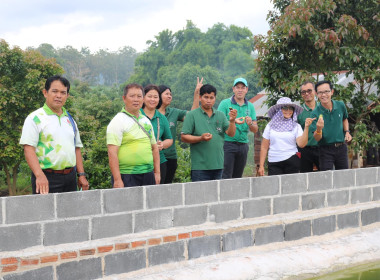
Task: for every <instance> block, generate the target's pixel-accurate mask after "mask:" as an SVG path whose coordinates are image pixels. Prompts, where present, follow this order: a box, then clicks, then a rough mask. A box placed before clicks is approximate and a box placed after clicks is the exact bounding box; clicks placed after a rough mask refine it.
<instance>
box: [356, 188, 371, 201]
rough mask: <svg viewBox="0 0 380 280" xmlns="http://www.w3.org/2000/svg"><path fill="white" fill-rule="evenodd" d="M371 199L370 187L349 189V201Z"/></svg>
mask: <svg viewBox="0 0 380 280" xmlns="http://www.w3.org/2000/svg"><path fill="white" fill-rule="evenodd" d="M368 201H371V188H362V189H351V203H352V204H356V203H363V202H368Z"/></svg>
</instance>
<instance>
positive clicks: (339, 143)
mask: <svg viewBox="0 0 380 280" xmlns="http://www.w3.org/2000/svg"><path fill="white" fill-rule="evenodd" d="M344 144H345V143H344V142H337V143H331V144H327V145H323V146H322V147H335V148H337V147H340V146H343V145H344Z"/></svg>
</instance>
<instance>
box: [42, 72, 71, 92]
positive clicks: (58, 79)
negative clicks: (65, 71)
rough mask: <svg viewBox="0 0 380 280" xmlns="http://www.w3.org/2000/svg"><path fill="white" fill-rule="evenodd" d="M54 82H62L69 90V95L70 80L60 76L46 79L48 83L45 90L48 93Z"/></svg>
mask: <svg viewBox="0 0 380 280" xmlns="http://www.w3.org/2000/svg"><path fill="white" fill-rule="evenodd" d="M54 81H60V82H61V83H62V84H63V86H64V87H66V88H67V93H69V91H70V82H69V80H68V79H66V78H65V77H62V76H60V75H55V76H51V77H49V78H47V79H46V82H45V90H46V91H49V89H50V87H51V84H52V83H53V82H54Z"/></svg>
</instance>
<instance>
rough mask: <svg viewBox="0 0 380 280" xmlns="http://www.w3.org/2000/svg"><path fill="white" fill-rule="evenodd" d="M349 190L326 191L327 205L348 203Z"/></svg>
mask: <svg viewBox="0 0 380 280" xmlns="http://www.w3.org/2000/svg"><path fill="white" fill-rule="evenodd" d="M348 197H349V191H348V190H347V191H333V192H328V193H327V206H329V207H331V206H341V205H346V204H348Z"/></svg>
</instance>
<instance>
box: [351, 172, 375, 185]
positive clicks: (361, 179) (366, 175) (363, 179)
mask: <svg viewBox="0 0 380 280" xmlns="http://www.w3.org/2000/svg"><path fill="white" fill-rule="evenodd" d="M355 172H356V186H364V185H372V184H376V178H377V173H378V169H377V168H376V167H374V168H358V169H355Z"/></svg>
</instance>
